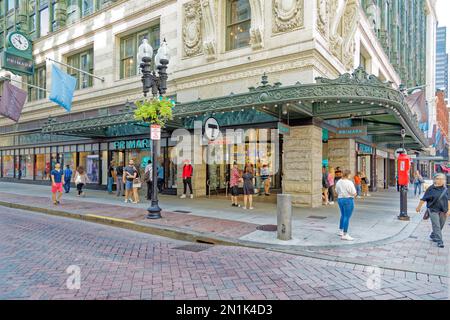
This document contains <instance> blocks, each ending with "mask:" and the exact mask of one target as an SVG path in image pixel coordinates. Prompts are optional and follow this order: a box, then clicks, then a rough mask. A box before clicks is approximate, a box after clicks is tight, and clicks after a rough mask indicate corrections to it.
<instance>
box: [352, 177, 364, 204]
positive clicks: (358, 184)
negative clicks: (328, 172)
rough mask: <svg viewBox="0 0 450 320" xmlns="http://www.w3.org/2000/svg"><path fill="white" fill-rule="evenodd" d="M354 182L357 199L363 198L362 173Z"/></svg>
mask: <svg viewBox="0 0 450 320" xmlns="http://www.w3.org/2000/svg"><path fill="white" fill-rule="evenodd" d="M353 180H354V181H355V188H356V197H357V198H361V194H362V181H361V172H358V173H356V175H355V177H354V178H353Z"/></svg>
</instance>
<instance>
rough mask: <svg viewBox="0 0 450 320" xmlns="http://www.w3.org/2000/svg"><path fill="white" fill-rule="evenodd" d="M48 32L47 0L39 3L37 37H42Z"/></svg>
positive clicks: (48, 13)
mask: <svg viewBox="0 0 450 320" xmlns="http://www.w3.org/2000/svg"><path fill="white" fill-rule="evenodd" d="M49 32H50V12H49V8H48V0H46V1H40V8H39V36H40V37H44V36H46V35H47V34H48V33H49Z"/></svg>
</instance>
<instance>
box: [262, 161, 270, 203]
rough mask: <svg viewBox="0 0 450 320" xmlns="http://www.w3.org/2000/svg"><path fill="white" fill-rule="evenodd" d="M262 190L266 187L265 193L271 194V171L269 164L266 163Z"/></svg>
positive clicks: (263, 171) (263, 167)
mask: <svg viewBox="0 0 450 320" xmlns="http://www.w3.org/2000/svg"><path fill="white" fill-rule="evenodd" d="M260 172H261V190H263V189H264V194H265V195H266V196H270V171H269V166H268V165H267V164H266V163H264V164H263V166H262V168H261V170H260Z"/></svg>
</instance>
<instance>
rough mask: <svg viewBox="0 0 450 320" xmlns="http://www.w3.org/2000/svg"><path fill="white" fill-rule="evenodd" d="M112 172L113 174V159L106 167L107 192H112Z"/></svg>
mask: <svg viewBox="0 0 450 320" xmlns="http://www.w3.org/2000/svg"><path fill="white" fill-rule="evenodd" d="M114 174H115V168H114V161H111V163H110V164H109V167H108V193H112V191H113V190H112V189H113V184H114Z"/></svg>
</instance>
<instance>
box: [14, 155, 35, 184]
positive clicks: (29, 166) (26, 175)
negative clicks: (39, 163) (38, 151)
mask: <svg viewBox="0 0 450 320" xmlns="http://www.w3.org/2000/svg"><path fill="white" fill-rule="evenodd" d="M33 158H34V156H33V155H29V154H28V155H22V156H20V164H19V175H18V176H17V177H18V178H19V179H24V180H33V167H34V165H33Z"/></svg>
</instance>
